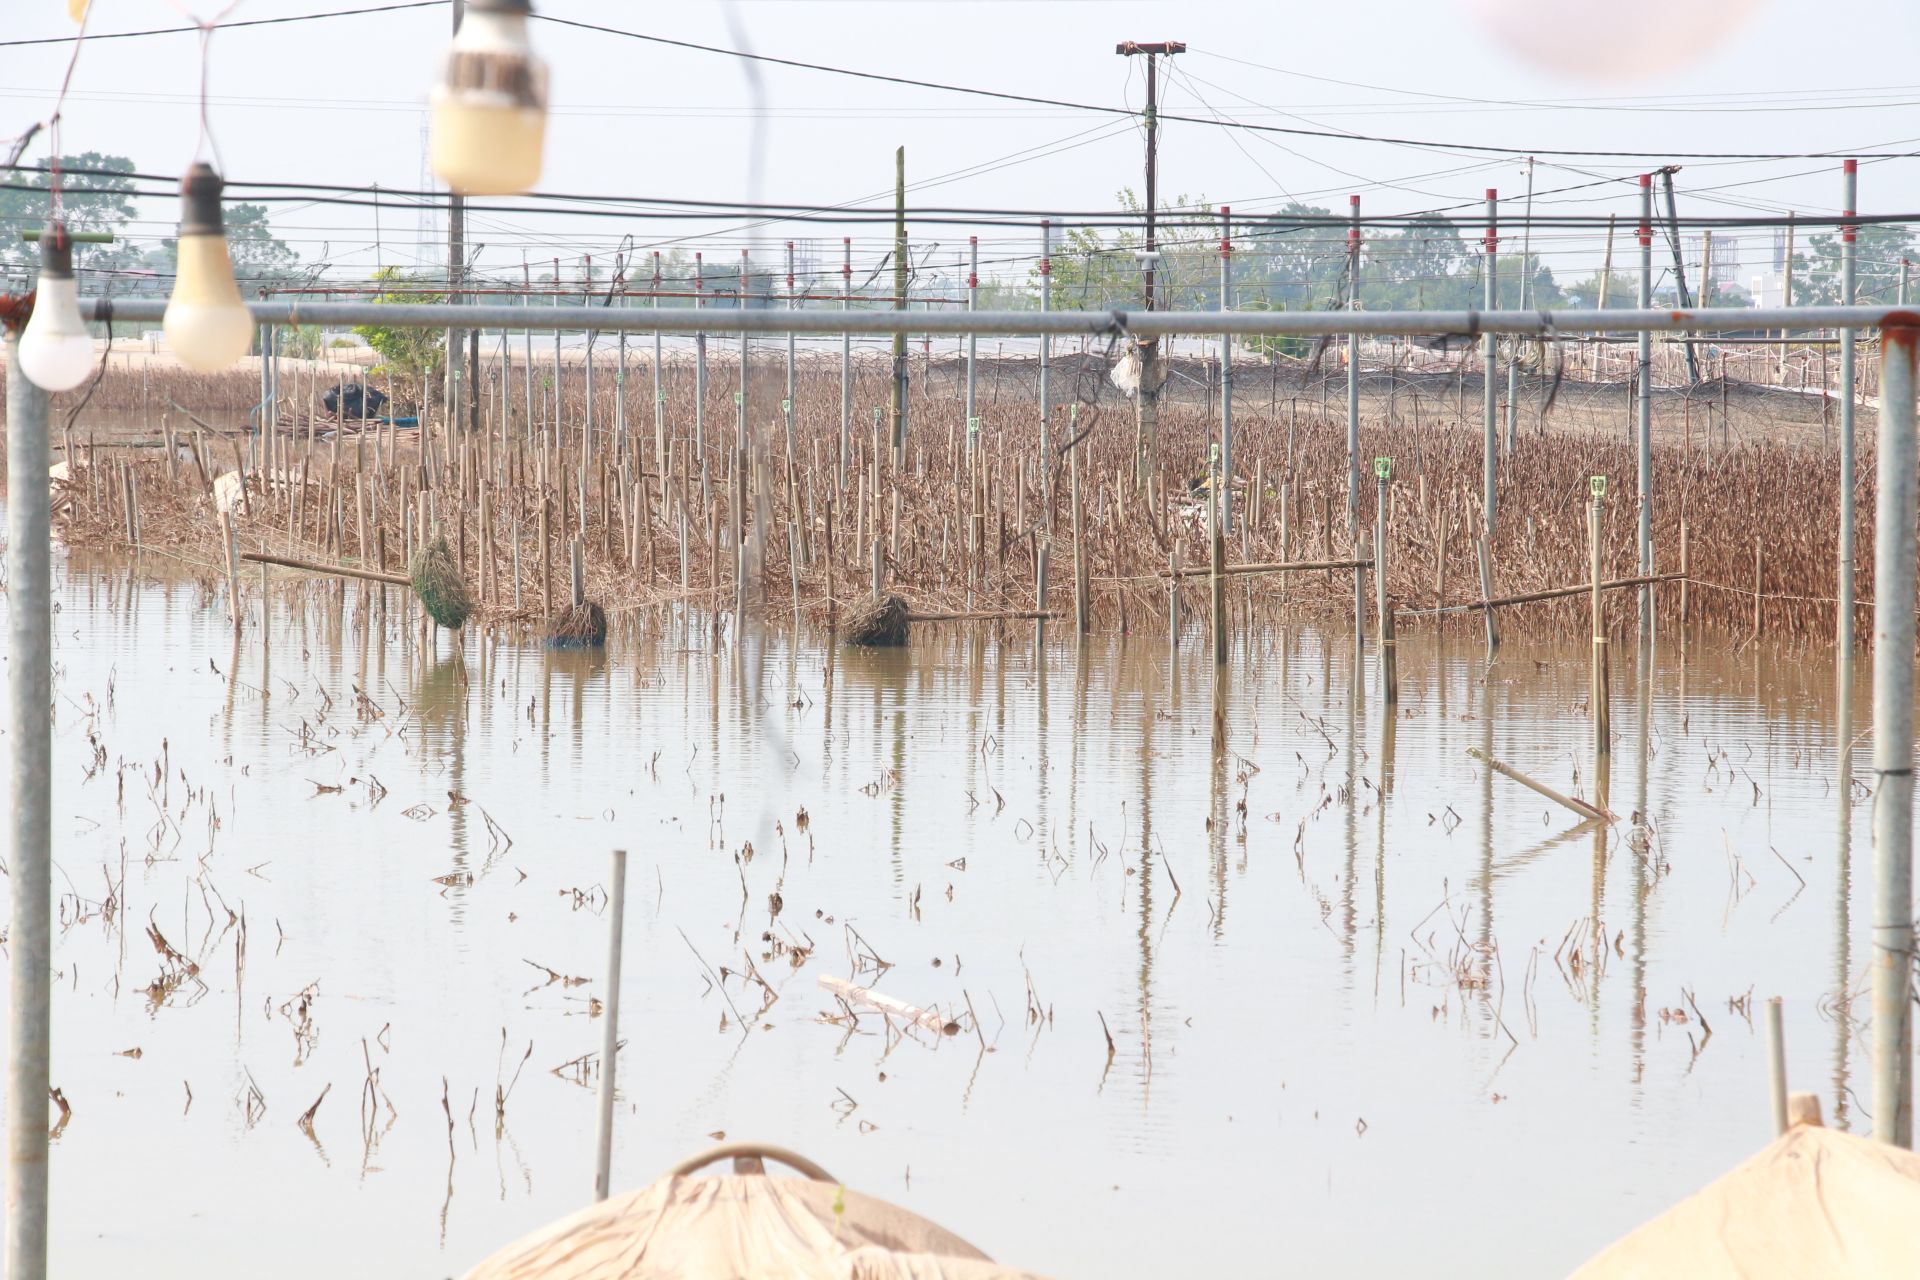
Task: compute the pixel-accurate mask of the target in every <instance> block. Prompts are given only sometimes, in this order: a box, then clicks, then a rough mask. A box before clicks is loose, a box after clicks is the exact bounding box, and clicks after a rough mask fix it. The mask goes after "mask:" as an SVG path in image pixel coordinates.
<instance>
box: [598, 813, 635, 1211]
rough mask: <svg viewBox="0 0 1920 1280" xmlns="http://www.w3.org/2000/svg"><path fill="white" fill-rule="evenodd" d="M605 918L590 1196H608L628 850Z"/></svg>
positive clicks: (617, 867) (616, 863)
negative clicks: (596, 1116)
mask: <svg viewBox="0 0 1920 1280" xmlns="http://www.w3.org/2000/svg"><path fill="white" fill-rule="evenodd" d="M608 905H609V906H610V907H611V908H612V909H611V910H610V911H608V913H607V915H608V921H607V1000H606V1008H605V1009H603V1010H602V1011H601V1014H600V1022H601V1026H600V1098H599V1102H600V1146H599V1152H598V1154H597V1156H596V1157H595V1159H594V1165H593V1198H594V1199H595V1200H596V1201H599V1200H605V1199H606V1198H607V1188H608V1184H609V1181H610V1178H611V1174H612V1171H613V1093H614V1078H615V1075H616V1072H615V1070H614V1067H615V1059H616V1056H617V1055H618V1053H619V1050H620V959H621V952H622V950H623V946H624V943H625V934H626V929H627V851H626V850H625V849H615V850H614V851H613V887H612V888H611V890H609V901H608Z"/></svg>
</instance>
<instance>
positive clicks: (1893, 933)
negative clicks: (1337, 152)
mask: <svg viewBox="0 0 1920 1280" xmlns="http://www.w3.org/2000/svg"><path fill="white" fill-rule="evenodd" d="M1880 338H1881V341H1880V352H1881V366H1880V448H1879V454H1878V458H1877V463H1878V467H1879V474H1878V486H1879V500H1878V502H1877V504H1876V507H1875V511H1874V526H1875V527H1874V555H1873V560H1874V565H1873V771H1874V774H1875V775H1876V785H1875V787H1874V792H1873V1136H1874V1137H1876V1138H1878V1139H1880V1140H1881V1141H1882V1142H1890V1143H1893V1144H1894V1145H1895V1146H1900V1147H1910V1146H1912V1145H1913V1005H1912V1002H1911V1000H1910V999H1909V997H1908V992H1909V989H1910V987H1911V979H1910V974H1911V972H1912V969H1913V631H1914V616H1913V591H1914V550H1915V548H1914V534H1913V526H1914V517H1915V512H1914V504H1915V474H1914V473H1915V467H1916V464H1917V463H1920V457H1916V450H1915V446H1914V418H1913V410H1914V373H1915V369H1914V357H1915V348H1916V344H1920V328H1913V327H1908V326H1899V327H1894V328H1887V329H1883V330H1882V331H1881V335H1880ZM36 474H37V473H36ZM16 714H17V713H16Z"/></svg>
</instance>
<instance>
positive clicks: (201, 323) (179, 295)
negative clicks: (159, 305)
mask: <svg viewBox="0 0 1920 1280" xmlns="http://www.w3.org/2000/svg"><path fill="white" fill-rule="evenodd" d="M225 187H226V183H224V182H222V181H221V180H220V175H219V174H217V173H215V172H214V171H213V167H212V166H211V165H208V164H205V163H200V162H196V163H195V164H194V165H193V167H192V168H190V169H188V170H187V176H186V177H184V178H182V179H180V204H181V210H180V213H181V217H180V238H179V240H178V241H177V242H176V251H175V257H176V261H175V265H174V276H173V296H172V297H170V298H168V299H167V316H166V320H165V321H164V322H163V324H162V328H164V329H165V330H166V334H167V345H168V346H169V347H171V348H173V354H174V355H176V356H178V357H179V358H180V362H181V363H182V364H184V365H186V366H187V367H188V368H190V369H197V370H199V371H200V372H201V373H218V372H219V371H220V370H222V369H225V368H228V367H230V366H231V365H232V364H233V362H234V361H236V360H238V359H239V358H240V357H241V356H243V355H245V354H247V348H248V346H250V345H251V344H252V342H253V317H252V316H251V315H249V314H248V313H247V304H246V303H245V302H242V301H241V300H240V286H239V285H238V284H236V283H234V279H233V259H232V257H231V256H230V255H229V254H228V252H227V229H226V225H225V223H224V221H223V220H222V218H221V216H220V193H221V191H222V190H224V189H225Z"/></svg>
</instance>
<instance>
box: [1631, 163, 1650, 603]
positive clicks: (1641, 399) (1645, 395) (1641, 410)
mask: <svg viewBox="0 0 1920 1280" xmlns="http://www.w3.org/2000/svg"><path fill="white" fill-rule="evenodd" d="M1652 305H1653V175H1652V174H1649V173H1643V174H1641V175H1640V306H1641V308H1642V309H1643V310H1644V309H1645V308H1647V307H1650V306H1652ZM1639 356H1640V358H1639V369H1638V371H1637V375H1638V379H1639V385H1638V391H1637V399H1636V407H1635V412H1636V413H1637V415H1638V431H1637V432H1636V439H1635V442H1636V446H1637V454H1636V456H1637V458H1638V469H1637V470H1636V472H1635V476H1636V480H1635V487H1636V488H1637V489H1638V490H1639V499H1640V576H1641V577H1643V578H1646V577H1651V576H1653V497H1652V494H1651V493H1650V492H1649V491H1650V490H1651V489H1652V488H1653V335H1652V334H1650V333H1645V332H1643V333H1641V335H1640V346H1639ZM1640 634H1641V636H1642V637H1643V638H1644V637H1646V636H1650V635H1652V634H1653V588H1652V587H1650V586H1643V587H1641V588H1640Z"/></svg>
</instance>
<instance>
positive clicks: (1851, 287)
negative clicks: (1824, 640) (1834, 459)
mask: <svg viewBox="0 0 1920 1280" xmlns="http://www.w3.org/2000/svg"><path fill="white" fill-rule="evenodd" d="M1859 167H1860V162H1859V161H1857V160H1853V159H1848V160H1846V161H1843V162H1842V164H1841V171H1840V185H1841V192H1842V194H1841V198H1840V207H1841V210H1842V214H1843V216H1851V215H1852V214H1853V212H1854V209H1855V208H1856V203H1855V202H1856V198H1857V186H1856V184H1857V183H1858V181H1859ZM1857 234H1858V233H1857V232H1856V230H1855V229H1854V227H1853V226H1852V225H1850V224H1849V225H1843V226H1842V227H1841V228H1840V305H1841V306H1843V307H1850V306H1852V305H1853V303H1854V299H1855V296H1856V293H1857V286H1856V284H1855V278H1856V277H1855V270H1856V267H1855V261H1856V255H1857V254H1858V248H1857V246H1856V245H1855V244H1854V240H1855V238H1856V236H1857ZM1853 339H1854V331H1853V330H1852V329H1842V330H1841V331H1840V550H1839V565H1838V573H1837V574H1836V575H1835V578H1834V596H1835V598H1836V600H1837V601H1838V603H1837V604H1836V605H1835V606H1834V645H1835V646H1836V648H1837V649H1838V650H1839V651H1840V652H1841V653H1848V652H1851V651H1852V649H1853V559H1854V547H1853V499H1854V452H1853V425H1854V404H1853V359H1854V355H1853ZM1851 693H1852V690H1850V689H1845V688H1843V689H1841V690H1840V702H1841V705H1843V706H1844V705H1846V703H1847V701H1848V698H1849V695H1850V694H1851ZM1842 714H1845V713H1844V712H1843V713H1842ZM1848 728H1849V729H1851V728H1852V725H1851V724H1849V725H1848Z"/></svg>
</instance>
